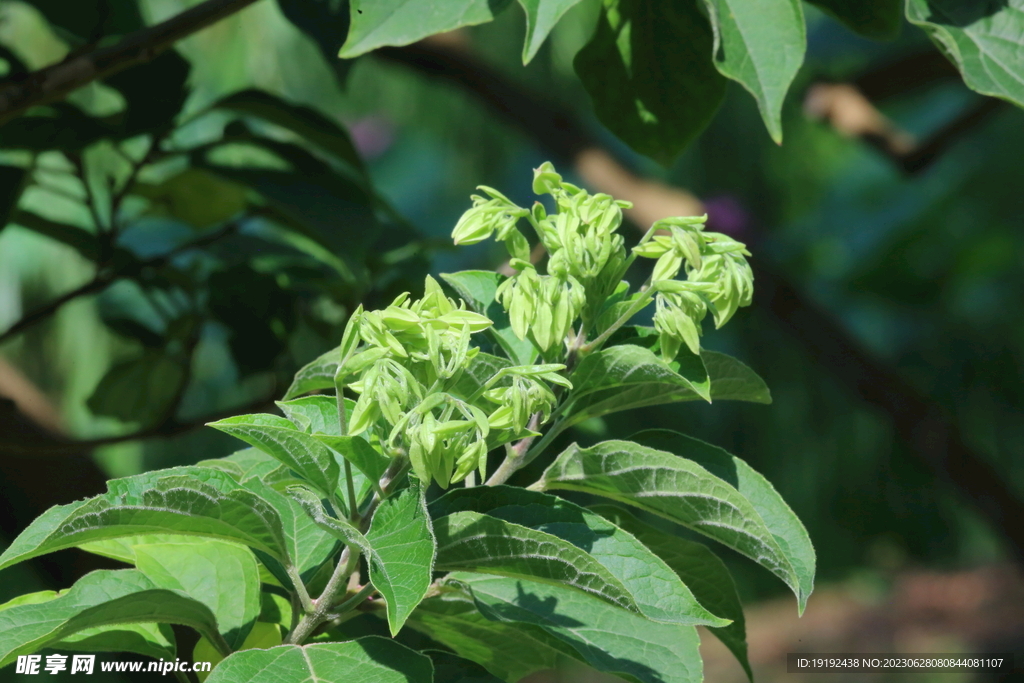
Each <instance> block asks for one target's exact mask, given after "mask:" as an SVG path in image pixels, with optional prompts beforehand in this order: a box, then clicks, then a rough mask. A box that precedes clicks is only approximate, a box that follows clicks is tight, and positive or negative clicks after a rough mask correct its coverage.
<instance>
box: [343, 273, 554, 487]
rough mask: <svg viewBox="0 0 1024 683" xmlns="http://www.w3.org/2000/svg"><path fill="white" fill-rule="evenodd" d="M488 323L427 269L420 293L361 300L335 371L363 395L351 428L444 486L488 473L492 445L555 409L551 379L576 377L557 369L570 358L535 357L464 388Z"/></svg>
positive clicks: (523, 432)
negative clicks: (373, 304)
mask: <svg viewBox="0 0 1024 683" xmlns="http://www.w3.org/2000/svg"><path fill="white" fill-rule="evenodd" d="M490 325H491V321H490V320H489V319H488V318H487V317H486V316H483V315H480V314H478V313H474V312H472V311H468V310H466V309H465V304H462V305H456V303H455V302H454V301H452V300H451V299H449V298H448V297H446V296H445V295H444V292H443V291H442V290H441V287H440V285H438V283H437V282H436V281H435V280H434V279H433V278H430V277H428V278H427V281H426V286H425V293H424V296H423V298H421V299H419V300H417V301H414V300H411V299H410V297H409V296H408V294H403V295H401V296H399V297H398V298H397V299H395V301H394V302H393V303H392V304H391V305H390V306H388V307H387V308H385V309H383V310H381V311H363V310H362V308H361V307H360V308H359V309H357V310H356V311H355V312H354V313H353V314H352V316H351V318H350V320H349V323H348V325H347V327H346V328H345V333H344V335H343V337H342V343H341V347H340V349H339V351H340V354H341V362H340V364H339V366H338V370H337V373H336V376H335V382H336V384H337V385H338V386H347V387H348V388H349V389H350V390H351V391H353V392H355V393H357V394H359V398H358V400H357V401H356V403H355V406H354V408H353V409H352V413H351V415H350V416H349V422H348V425H347V429H348V433H349V434H351V435H357V434H361V433H363V432H366V431H367V430H372V433H373V435H375V436H376V437H377V439H378V440H379V441H380V442H381V443H382V444H386V445H387V446H388V448H389V449H390V450H391V452H393V453H394V452H400V451H404V452H406V453H407V454H408V457H409V460H410V464H411V466H412V470H413V473H414V474H415V475H416V476H417V477H419V478H420V479H421V480H422V481H424V482H429V481H430V480H431V479H433V480H434V481H436V482H437V483H438V484H440V485H441V486H443V487H447V486H449V485H450V484H451V483H452V482H458V481H461V480H462V479H464V478H465V477H466V476H467V475H468V474H469V473H470V472H472V471H473V470H475V469H478V470H479V471H480V474H481V476H484V474H485V472H486V463H487V453H488V451H490V450H491V449H492V448H494V447H496V446H499V445H501V444H503V443H508V442H509V441H512V440H513V439H517V438H521V437H522V436H524V435H526V434H528V433H529V432H528V431H527V424H528V422H529V419H530V415H532V414H533V413H535V412H538V411H540V412H543V413H545V415H547V414H548V413H549V412H550V411H551V410H552V408H553V406H554V404H555V395H554V392H553V391H552V390H551V389H550V387H548V385H547V383H555V384H561V385H562V386H571V385H569V384H568V380H566V379H564V378H563V377H561V375H559V374H558V371H559V370H563V369H564V366H562V365H530V366H523V367H511V368H504V369H502V370H499V371H497V372H496V373H494V375H492V376H491V377H490V378H489V379H488V380H487V381H486V382H485V383H484V384H483V385H481V386H480V387H479V389H478V391H476V393H475V394H474V395H472V396H460V395H458V393H457V391H456V388H457V385H458V382H459V379H460V377H461V375H462V374H463V372H464V371H465V370H466V368H467V367H469V365H470V362H471V361H472V360H473V358H474V357H476V355H477V354H478V353H479V349H477V348H476V347H473V346H471V345H470V335H471V334H472V333H474V332H480V331H483V330H485V329H487V328H488V327H490ZM478 403H479V404H480V405H477V404H478ZM495 404H496V405H495ZM480 406H483V407H484V408H487V409H488V410H487V411H485V410H484V409H483V408H481V407H480ZM488 411H489V412H488Z"/></svg>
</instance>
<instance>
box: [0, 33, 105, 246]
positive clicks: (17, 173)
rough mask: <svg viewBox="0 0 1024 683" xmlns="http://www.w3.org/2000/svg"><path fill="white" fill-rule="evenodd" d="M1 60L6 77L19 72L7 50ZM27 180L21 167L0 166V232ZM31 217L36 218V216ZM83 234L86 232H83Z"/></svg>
mask: <svg viewBox="0 0 1024 683" xmlns="http://www.w3.org/2000/svg"><path fill="white" fill-rule="evenodd" d="M0 58H2V59H3V60H4V61H5V62H7V63H8V68H9V71H8V73H7V74H6V76H8V77H10V76H11V75H13V74H12V71H17V69H14V68H12V67H13V66H14V65H12V64H11V62H10V55H9V54H8V53H7V51H6V50H0ZM27 178H28V173H27V172H26V170H25V169H23V168H21V167H20V166H11V165H9V164H0V231H3V229H4V228H5V227H7V223H8V221H9V220H10V219H11V212H13V211H14V209H15V208H16V207H17V206H18V200H19V199H20V198H21V192H22V190H24V189H25V181H26V180H27ZM31 215H33V216H35V214H31ZM36 217H37V218H39V219H40V220H42V221H46V222H47V223H49V222H50V221H48V220H47V219H45V218H42V217H39V216H36ZM14 222H17V221H14ZM61 227H64V226H61ZM68 227H71V226H68ZM77 229H78V228H72V230H77ZM83 232H85V231H84V230H83ZM86 234H88V233H86ZM90 237H91V235H90Z"/></svg>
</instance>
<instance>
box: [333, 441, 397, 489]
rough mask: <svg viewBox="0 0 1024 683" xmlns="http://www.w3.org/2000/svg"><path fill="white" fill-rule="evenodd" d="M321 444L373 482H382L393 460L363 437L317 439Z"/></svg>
mask: <svg viewBox="0 0 1024 683" xmlns="http://www.w3.org/2000/svg"><path fill="white" fill-rule="evenodd" d="M316 438H317V439H318V440H319V441H320V442H321V443H323V444H324V445H326V446H327V447H328V448H330V449H331V450H333V451H334V452H335V453H338V454H339V455H341V456H342V457H344V458H345V459H346V460H348V461H349V462H351V463H352V464H353V465H355V466H356V468H357V469H358V470H359V471H360V472H362V473H363V474H364V475H366V477H367V479H369V480H370V481H372V482H378V481H380V478H381V477H382V476H383V475H384V470H386V469H387V468H388V465H389V464H391V459H390V458H388V457H387V456H386V455H383V454H382V453H379V452H378V451H377V449H375V448H374V447H373V446H371V445H370V442H369V441H367V440H366V439H364V438H362V437H361V436H324V435H319V434H318V435H317V437H316Z"/></svg>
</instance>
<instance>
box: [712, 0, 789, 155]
mask: <svg viewBox="0 0 1024 683" xmlns="http://www.w3.org/2000/svg"><path fill="white" fill-rule="evenodd" d="M704 6H705V7H706V8H707V10H708V15H709V17H710V19H711V28H712V30H713V31H714V35H715V47H714V59H715V67H716V68H717V69H718V71H719V72H720V73H721V74H722V75H723V76H725V77H727V78H731V79H732V80H734V81H736V82H737V83H739V84H740V85H742V86H743V87H744V88H746V89H747V91H748V92H750V94H751V95H753V96H754V99H755V100H757V108H758V109H759V110H760V111H761V118H762V119H764V123H765V126H767V127H768V132H769V134H771V136H772V140H774V141H775V142H776V143H777V144H782V101H783V100H784V99H785V98H786V91H787V90H789V85H790V84H791V83H792V82H793V78H794V77H795V76H796V72H797V71H799V70H800V65H801V64H802V63H803V61H804V52H805V51H806V50H807V27H806V26H804V12H803V6H802V5H801V4H800V0H704Z"/></svg>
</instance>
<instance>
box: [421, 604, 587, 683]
mask: <svg viewBox="0 0 1024 683" xmlns="http://www.w3.org/2000/svg"><path fill="white" fill-rule="evenodd" d="M409 626H411V627H412V628H414V629H415V630H417V631H420V632H422V633H425V634H426V635H428V636H429V637H430V638H431V639H433V640H435V641H437V642H438V643H441V644H442V645H444V646H445V647H448V648H451V649H452V650H453V651H454V652H455V653H456V654H458V655H459V656H460V657H462V658H464V659H467V660H470V661H473V662H476V663H477V664H479V665H480V666H482V667H483V668H485V669H486V670H487V671H489V672H491V673H492V674H494V675H495V676H497V677H498V678H499V679H501V680H503V681H508V683H517V682H518V681H519V680H520V679H522V678H525V677H526V676H529V675H530V674H532V673H536V672H537V671H543V670H545V669H554V668H556V667H557V666H558V663H559V661H560V660H561V659H563V658H565V657H571V658H574V659H575V658H576V657H577V656H578V655H577V654H576V652H575V650H573V649H572V648H569V647H568V646H566V645H564V644H563V643H561V642H560V641H558V640H557V639H555V638H553V637H552V636H550V635H549V634H548V633H547V632H546V631H544V630H543V629H541V628H539V627H537V626H534V625H532V624H505V623H500V622H496V621H492V620H490V619H487V618H486V617H484V616H483V615H482V614H480V612H479V610H477V608H476V607H475V606H474V604H473V603H472V602H470V601H468V600H466V599H464V598H461V599H452V598H451V597H450V596H445V597H443V598H441V597H437V598H427V599H426V600H424V601H423V602H422V603H420V606H419V607H418V608H416V611H415V612H413V614H412V616H411V617H409ZM448 680H459V679H444V678H441V677H440V676H438V678H437V683H446V682H447V681H448Z"/></svg>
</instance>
